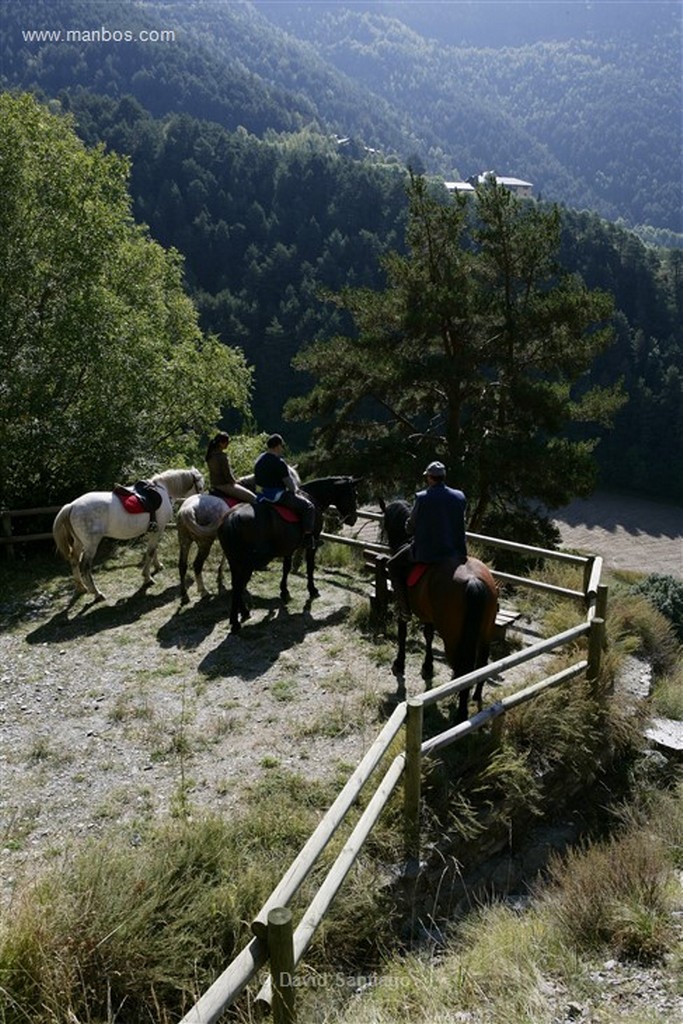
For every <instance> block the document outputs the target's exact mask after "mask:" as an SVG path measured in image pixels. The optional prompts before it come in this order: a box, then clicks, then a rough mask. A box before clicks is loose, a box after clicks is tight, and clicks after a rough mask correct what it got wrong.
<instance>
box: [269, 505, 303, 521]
mask: <svg viewBox="0 0 683 1024" xmlns="http://www.w3.org/2000/svg"><path fill="white" fill-rule="evenodd" d="M273 507H274V508H275V510H276V512H277V513H278V515H280V516H281V517H282V518H283V519H284V521H285V522H286V523H298V522H299V516H298V515H297V513H296V512H295V511H294V509H293V508H288V507H287V506H286V505H278V503H277V502H275V504H274V506H273Z"/></svg>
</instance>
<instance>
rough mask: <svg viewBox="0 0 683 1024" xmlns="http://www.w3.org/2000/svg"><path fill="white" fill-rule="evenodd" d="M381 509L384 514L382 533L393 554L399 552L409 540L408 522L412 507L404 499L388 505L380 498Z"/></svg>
mask: <svg viewBox="0 0 683 1024" xmlns="http://www.w3.org/2000/svg"><path fill="white" fill-rule="evenodd" d="M379 507H380V508H381V510H382V512H383V513H384V520H383V522H382V533H383V535H384V537H385V539H386V542H387V544H388V545H389V547H390V548H391V550H392V552H395V551H398V549H399V548H400V547H402V546H403V545H404V544H405V543H406V541H407V540H408V535H407V533H406V522H407V521H408V516H409V515H410V505H409V503H408V502H407V501H404V500H403V499H402V498H397V499H396V500H395V501H390V502H389V503H388V504H387V503H386V502H385V501H383V500H382V499H381V498H380V500H379Z"/></svg>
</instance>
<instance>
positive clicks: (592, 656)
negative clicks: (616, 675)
mask: <svg viewBox="0 0 683 1024" xmlns="http://www.w3.org/2000/svg"><path fill="white" fill-rule="evenodd" d="M604 640H605V620H604V619H598V618H595V619H593V620H592V622H591V626H590V632H589V634H588V666H587V668H586V678H587V679H588V681H589V682H590V683H592V684H593V693H594V694H597V692H598V685H597V684H598V676H599V675H600V661H601V659H602V648H603V645H604Z"/></svg>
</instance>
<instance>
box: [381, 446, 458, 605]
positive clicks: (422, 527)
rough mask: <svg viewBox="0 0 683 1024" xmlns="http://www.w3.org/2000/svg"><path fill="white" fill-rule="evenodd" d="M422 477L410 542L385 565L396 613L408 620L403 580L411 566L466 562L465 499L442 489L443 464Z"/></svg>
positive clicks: (410, 519) (432, 466) (435, 464)
mask: <svg viewBox="0 0 683 1024" xmlns="http://www.w3.org/2000/svg"><path fill="white" fill-rule="evenodd" d="M424 476H425V478H426V480H427V487H426V489H425V490H424V491H418V493H417V494H416V495H415V502H414V504H413V507H412V509H411V511H410V515H409V516H408V521H407V523H406V531H407V533H408V534H409V535H412V537H413V540H412V542H408V543H406V544H405V545H404V546H403V547H402V548H399V550H398V551H397V552H396V554H395V555H393V556H392V557H391V558H390V559H389V561H388V562H387V572H388V574H389V578H390V579H391V582H392V584H393V588H394V593H395V595H396V605H397V608H398V612H399V615H400V616H401V618H404V619H408V618H410V607H409V602H408V585H407V576H408V570H409V568H410V566H411V565H412V564H414V563H415V562H441V561H443V560H444V559H446V558H453V559H457V561H458V562H466V561H467V540H466V537H465V508H466V506H467V499H466V498H465V495H464V494H463V492H462V491H458V490H456V489H455V488H453V487H447V486H446V467H445V466H444V464H443V462H430V464H429V465H428V466H427V468H426V470H425V471H424Z"/></svg>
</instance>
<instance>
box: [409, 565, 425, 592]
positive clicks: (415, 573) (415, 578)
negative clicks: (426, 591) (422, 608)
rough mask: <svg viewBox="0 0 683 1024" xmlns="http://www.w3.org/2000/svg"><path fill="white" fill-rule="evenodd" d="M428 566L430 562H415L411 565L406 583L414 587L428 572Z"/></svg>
mask: <svg viewBox="0 0 683 1024" xmlns="http://www.w3.org/2000/svg"><path fill="white" fill-rule="evenodd" d="M428 568H429V563H428V562H415V564H414V565H411V567H410V569H409V570H408V577H407V579H406V583H407V584H408V586H409V587H414V586H415V585H416V584H417V583H419V582H420V580H421V579H422V577H423V576H424V574H425V573H426V572H427V569H428Z"/></svg>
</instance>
